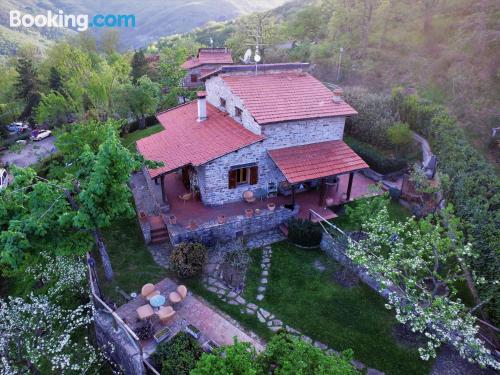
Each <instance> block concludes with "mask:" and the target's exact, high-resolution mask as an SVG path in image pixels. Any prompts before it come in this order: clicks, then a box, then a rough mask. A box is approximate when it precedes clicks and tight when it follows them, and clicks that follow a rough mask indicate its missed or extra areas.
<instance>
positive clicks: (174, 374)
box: [153, 332, 203, 375]
mask: <svg viewBox="0 0 500 375" xmlns="http://www.w3.org/2000/svg"><path fill="white" fill-rule="evenodd" d="M202 353H203V350H202V349H201V346H200V344H198V342H197V341H196V340H195V339H194V338H192V337H191V336H189V335H188V334H187V333H186V332H180V333H179V334H177V335H176V336H175V337H174V338H173V339H172V340H170V341H167V342H164V343H161V344H160V345H158V347H157V348H156V352H155V353H154V354H153V363H154V366H155V367H156V368H157V369H158V370H160V371H161V374H162V375H188V374H189V372H190V371H191V370H192V369H193V368H194V367H195V365H196V362H198V360H199V359H200V357H201V355H202Z"/></svg>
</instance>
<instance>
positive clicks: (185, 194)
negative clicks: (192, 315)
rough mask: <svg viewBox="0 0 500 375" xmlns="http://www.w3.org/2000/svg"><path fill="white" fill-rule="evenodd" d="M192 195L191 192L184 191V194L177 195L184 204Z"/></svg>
mask: <svg viewBox="0 0 500 375" xmlns="http://www.w3.org/2000/svg"><path fill="white" fill-rule="evenodd" d="M192 196H193V193H184V194H180V195H179V199H182V201H183V202H184V204H186V202H187V201H188V200H190V199H191V198H192Z"/></svg>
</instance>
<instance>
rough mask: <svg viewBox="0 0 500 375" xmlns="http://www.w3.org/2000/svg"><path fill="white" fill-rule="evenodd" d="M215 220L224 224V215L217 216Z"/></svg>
mask: <svg viewBox="0 0 500 375" xmlns="http://www.w3.org/2000/svg"><path fill="white" fill-rule="evenodd" d="M217 222H218V223H219V224H224V223H225V222H226V217H225V216H224V215H220V216H218V217H217Z"/></svg>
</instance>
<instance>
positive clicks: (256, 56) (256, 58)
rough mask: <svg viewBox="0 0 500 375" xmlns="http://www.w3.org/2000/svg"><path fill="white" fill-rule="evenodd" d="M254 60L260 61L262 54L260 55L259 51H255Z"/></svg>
mask: <svg viewBox="0 0 500 375" xmlns="http://www.w3.org/2000/svg"><path fill="white" fill-rule="evenodd" d="M253 61H255V62H256V63H258V62H259V61H260V55H258V54H257V52H255V56H254V57H253Z"/></svg>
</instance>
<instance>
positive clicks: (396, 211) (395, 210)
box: [331, 197, 411, 231]
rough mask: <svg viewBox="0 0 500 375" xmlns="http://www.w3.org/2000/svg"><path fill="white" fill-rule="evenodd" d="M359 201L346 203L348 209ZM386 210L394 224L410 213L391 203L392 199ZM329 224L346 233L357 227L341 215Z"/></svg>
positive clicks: (395, 203)
mask: <svg viewBox="0 0 500 375" xmlns="http://www.w3.org/2000/svg"><path fill="white" fill-rule="evenodd" d="M363 199H373V198H371V197H370V198H363ZM360 200H361V199H360ZM360 200H355V201H353V202H350V203H348V205H349V206H350V207H356V204H358V202H359V201H360ZM346 206H347V205H346ZM387 209H388V211H389V217H390V218H391V219H392V220H393V221H396V222H402V221H404V220H406V219H407V218H408V217H410V216H411V212H410V211H409V210H408V209H407V208H406V207H403V206H402V205H400V204H399V203H398V202H397V201H393V200H392V199H391V200H390V201H389V205H388V206H387ZM331 222H332V223H333V224H334V225H336V226H337V227H339V228H340V229H343V230H346V231H353V230H358V226H357V225H356V223H353V222H352V221H350V220H349V218H348V217H347V215H341V216H339V217H336V218H335V219H332V220H331Z"/></svg>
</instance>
